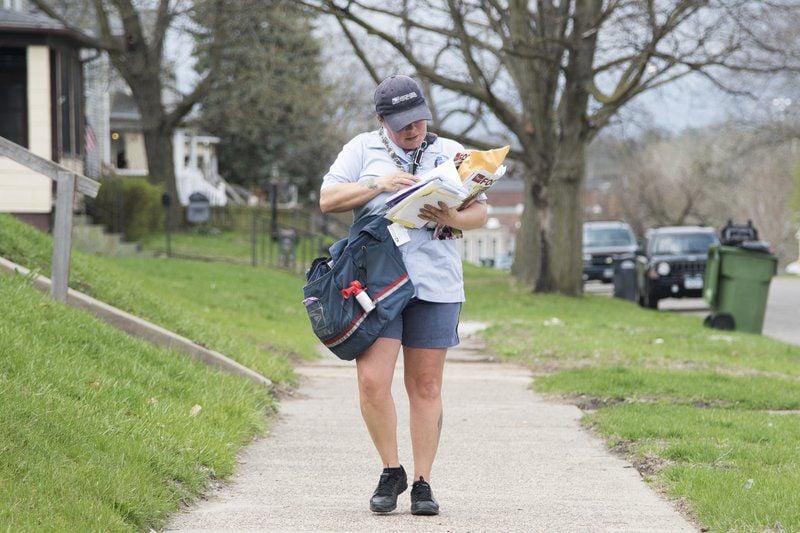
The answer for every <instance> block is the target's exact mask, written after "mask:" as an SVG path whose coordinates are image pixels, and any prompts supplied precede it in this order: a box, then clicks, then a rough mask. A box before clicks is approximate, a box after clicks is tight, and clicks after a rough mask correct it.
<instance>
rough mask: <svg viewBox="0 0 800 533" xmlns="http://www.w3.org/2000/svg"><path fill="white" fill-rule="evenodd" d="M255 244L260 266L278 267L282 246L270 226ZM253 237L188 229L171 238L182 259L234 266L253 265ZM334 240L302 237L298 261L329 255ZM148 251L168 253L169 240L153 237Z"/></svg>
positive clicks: (148, 239) (146, 241) (145, 242)
mask: <svg viewBox="0 0 800 533" xmlns="http://www.w3.org/2000/svg"><path fill="white" fill-rule="evenodd" d="M259 232H260V233H259V235H258V238H257V242H256V261H257V263H259V264H275V263H276V262H277V261H278V258H279V254H280V250H279V244H278V243H273V242H272V241H271V240H270V239H269V237H268V235H267V233H268V232H269V227H268V226H265V227H263V228H262V227H259ZM251 239H252V236H251V234H250V233H249V231H233V230H230V231H211V232H206V233H202V232H199V231H197V230H187V231H183V232H179V233H173V234H172V236H171V244H170V247H171V250H172V254H173V255H175V256H177V257H180V256H184V257H190V258H191V257H198V258H208V259H215V260H221V261H228V262H232V263H241V264H251V262H252V254H253V246H252V240H251ZM334 240H335V239H333V238H332V237H324V238H309V239H306V238H303V237H301V238H299V239H298V241H297V243H296V245H295V250H296V253H297V256H298V259H299V260H301V259H303V258H306V259H308V258H311V259H313V258H314V257H317V256H319V255H324V254H325V253H327V247H328V246H330V245H331V244H332V243H333V241H334ZM140 244H141V245H142V247H143V248H144V250H145V251H149V252H158V253H160V254H163V253H166V238H165V236H164V235H163V234H155V235H150V236H148V237H146V238H144V239H143V240H142V241H141V243H140Z"/></svg>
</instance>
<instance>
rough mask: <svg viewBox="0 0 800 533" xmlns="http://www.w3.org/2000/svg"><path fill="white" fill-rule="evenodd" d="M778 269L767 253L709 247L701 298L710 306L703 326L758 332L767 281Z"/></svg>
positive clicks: (735, 248) (776, 259) (774, 260)
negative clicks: (709, 313) (709, 312)
mask: <svg viewBox="0 0 800 533" xmlns="http://www.w3.org/2000/svg"><path fill="white" fill-rule="evenodd" d="M777 268H778V258H777V257H775V256H774V255H772V254H770V253H765V252H761V251H754V250H747V249H745V248H740V247H738V246H721V245H720V246H712V247H711V248H709V250H708V262H707V263H706V274H705V280H704V284H703V299H705V301H706V303H708V305H709V306H711V311H712V313H711V315H710V316H709V317H708V318H706V325H708V326H711V327H716V328H720V329H735V330H738V331H747V332H750V333H761V328H762V326H763V325H764V312H765V311H766V309H767V296H768V295H769V283H770V281H771V280H772V276H774V275H775V273H776V272H777Z"/></svg>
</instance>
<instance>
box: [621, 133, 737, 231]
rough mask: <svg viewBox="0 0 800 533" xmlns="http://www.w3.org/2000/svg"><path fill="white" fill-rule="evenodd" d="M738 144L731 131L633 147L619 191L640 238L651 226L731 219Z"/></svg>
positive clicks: (649, 138)
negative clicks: (732, 160) (734, 166)
mask: <svg viewBox="0 0 800 533" xmlns="http://www.w3.org/2000/svg"><path fill="white" fill-rule="evenodd" d="M721 129H722V128H720V130H721ZM717 133H720V132H717ZM735 145H736V138H735V137H732V135H731V134H730V133H726V134H725V135H715V134H714V133H712V132H710V131H702V132H700V131H692V132H686V133H684V134H682V135H680V136H678V137H676V138H672V137H667V138H660V137H658V136H655V137H653V136H647V135H646V136H645V137H644V139H643V140H640V141H638V142H632V143H630V144H629V147H628V156H627V157H626V158H625V160H624V162H623V163H622V172H623V175H622V179H621V180H620V183H618V186H617V191H616V192H617V194H619V196H620V197H621V199H622V206H623V212H624V213H625V219H626V220H627V221H628V222H629V223H630V224H631V226H632V227H633V228H634V229H635V231H636V232H637V233H638V234H640V235H641V234H642V233H643V232H644V230H645V229H647V228H649V227H653V226H681V225H686V224H700V225H713V224H717V223H718V222H719V221H720V220H724V219H725V218H727V217H729V216H731V213H730V207H731V204H732V203H733V199H734V189H735V187H736V185H737V183H738V181H737V180H738V178H739V174H738V173H733V172H732V171H731V167H732V165H731V158H735V157H736V154H735V151H734V149H733V147H734V146H735Z"/></svg>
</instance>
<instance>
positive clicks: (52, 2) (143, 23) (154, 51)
mask: <svg viewBox="0 0 800 533" xmlns="http://www.w3.org/2000/svg"><path fill="white" fill-rule="evenodd" d="M200 2H207V3H211V4H213V9H214V12H215V13H216V16H215V17H214V20H213V21H212V24H211V26H210V27H208V28H195V36H196V37H197V39H198V40H199V41H201V42H205V43H207V44H206V47H207V49H208V51H209V53H210V55H211V57H212V59H211V60H210V61H209V62H208V69H207V70H206V72H204V73H203V77H202V78H201V79H200V81H199V82H198V83H197V84H196V85H195V87H194V89H193V90H192V91H191V92H190V93H188V94H184V95H181V96H180V98H178V100H177V101H176V102H175V103H174V105H172V106H170V107H169V109H168V107H167V105H166V103H165V101H164V89H165V84H166V83H167V79H168V77H167V76H165V70H166V69H165V58H164V43H165V39H166V36H167V33H168V31H169V30H170V28H171V27H173V26H174V25H175V23H176V21H177V20H178V19H181V18H182V19H183V20H187V17H188V16H189V14H190V11H191V9H192V8H193V7H194V6H195V5H196V4H198V3H200ZM33 3H34V4H35V5H36V6H37V7H38V8H39V9H41V10H42V11H44V12H45V13H47V14H48V15H49V16H51V17H53V18H55V19H57V20H59V21H60V22H61V23H63V24H64V25H66V26H67V27H69V28H71V29H73V30H74V31H76V32H79V33H81V34H83V35H85V36H86V39H87V40H88V42H90V43H92V45H93V46H94V47H96V48H97V49H99V50H105V51H106V52H108V56H109V58H110V60H111V63H112V65H113V66H114V68H115V69H116V70H117V71H118V72H119V74H120V75H121V76H122V78H123V79H124V80H125V82H126V83H127V84H128V86H129V87H130V89H131V93H132V95H133V99H134V101H135V102H136V105H137V106H138V108H139V112H140V113H141V115H142V129H143V133H144V141H145V149H146V151H147V165H148V168H149V172H150V176H151V177H153V178H155V179H158V180H160V181H163V183H164V184H165V186H166V188H167V191H168V192H169V193H170V195H171V196H172V198H173V202H172V205H171V210H172V215H173V217H172V219H173V220H181V218H180V213H181V211H180V209H181V207H180V204H179V202H178V200H177V199H178V194H177V186H176V183H175V167H174V162H173V147H172V133H173V132H174V130H175V128H177V127H178V125H179V124H180V121H181V119H183V117H184V116H186V115H187V114H188V113H189V112H190V111H191V110H192V107H194V105H195V104H196V103H197V102H198V100H199V99H200V97H201V96H203V95H204V94H205V93H206V91H207V90H208V89H209V87H210V86H211V84H212V83H213V81H214V77H215V73H216V68H217V65H218V54H217V51H218V50H219V49H220V47H221V44H220V43H221V41H222V40H223V39H224V36H223V34H222V32H221V31H220V28H221V27H223V26H222V24H221V21H222V19H223V17H224V16H225V9H224V4H225V2H223V0H197V1H196V2H187V1H183V2H182V1H180V0H177V1H176V0H172V1H171V0H159V1H158V2H149V3H145V4H143V3H142V2H136V1H134V0H92V2H91V3H84V4H83V8H82V9H81V10H75V9H72V11H70V8H74V7H75V6H74V3H71V2H64V1H63V0H33ZM87 19H90V20H92V26H94V27H96V28H97V30H96V34H95V33H93V32H91V33H90V32H86V31H83V28H81V27H79V24H78V21H79V20H82V21H83V22H84V23H86V20H87ZM118 27H119V28H120V30H119V31H117V28H118Z"/></svg>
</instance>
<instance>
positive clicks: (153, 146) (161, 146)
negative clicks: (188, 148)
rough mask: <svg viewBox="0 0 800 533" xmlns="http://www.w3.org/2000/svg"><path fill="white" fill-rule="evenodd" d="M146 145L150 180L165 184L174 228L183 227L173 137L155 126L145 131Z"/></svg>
mask: <svg viewBox="0 0 800 533" xmlns="http://www.w3.org/2000/svg"><path fill="white" fill-rule="evenodd" d="M144 144H145V149H146V150H147V166H148V168H149V171H150V180H151V181H153V182H156V183H163V184H164V190H165V191H166V192H167V193H168V194H169V196H170V200H171V202H170V206H169V215H170V219H171V222H172V225H173V227H180V226H182V225H183V207H182V206H181V202H180V199H179V198H178V188H177V184H176V183H175V162H174V161H173V148H172V135H171V133H170V132H169V131H166V130H165V129H164V128H163V127H159V126H155V127H153V128H146V129H145V130H144Z"/></svg>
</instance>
